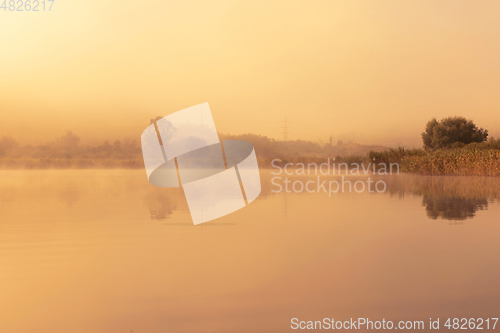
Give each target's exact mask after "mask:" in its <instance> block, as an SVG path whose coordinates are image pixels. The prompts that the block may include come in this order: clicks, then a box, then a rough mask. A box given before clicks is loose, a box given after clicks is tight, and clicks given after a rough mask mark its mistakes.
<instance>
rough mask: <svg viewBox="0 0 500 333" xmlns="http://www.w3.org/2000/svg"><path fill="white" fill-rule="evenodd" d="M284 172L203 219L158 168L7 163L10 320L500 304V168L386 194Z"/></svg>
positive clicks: (286, 318)
mask: <svg viewBox="0 0 500 333" xmlns="http://www.w3.org/2000/svg"><path fill="white" fill-rule="evenodd" d="M270 177H271V175H270V174H269V172H268V171H263V172H262V184H263V191H262V194H261V196H260V197H259V199H258V200H256V201H255V202H254V203H252V204H251V205H249V206H247V207H245V208H243V209H241V210H239V211H237V212H235V213H233V214H231V215H228V216H225V217H223V218H220V219H218V220H215V221H214V222H210V223H206V224H202V225H199V226H193V225H192V222H191V217H190V215H189V212H188V211H187V204H186V202H185V200H184V196H183V193H182V190H181V189H164V188H163V189H162V188H156V187H153V186H151V185H150V184H149V183H148V182H147V179H146V175H145V172H144V171H142V170H138V171H116V170H109V171H108V170H106V171H104V170H103V171H101V170H99V171H96V170H84V171H75V170H67V171H53V170H51V171H0V332H16V333H17V332H37V333H44V332H50V333H59V332H61V333H63V332H64V333H68V332H76V333H79V332H93V333H100V332H103V333H104V332H106V333H114V332H117V333H118V332H131V331H133V332H135V333H142V332H148V333H150V332H288V331H292V330H291V329H290V320H291V319H292V318H299V319H301V320H322V319H323V318H325V317H328V318H335V319H338V320H342V319H344V320H348V319H349V318H351V317H354V318H357V317H368V318H370V319H372V320H381V319H382V318H385V319H386V320H393V321H397V320H424V321H425V322H426V323H427V321H428V320H429V318H431V317H432V318H437V317H441V318H442V319H443V318H448V317H466V318H469V317H483V318H487V317H499V316H500V283H499V281H500V242H499V238H500V223H499V220H500V219H499V217H500V205H499V201H498V198H500V181H499V180H498V179H497V178H479V177H478V178H467V177H422V176H388V177H380V178H379V179H380V180H384V181H385V182H386V184H387V192H386V193H384V194H371V193H367V192H364V193H343V194H341V193H338V194H334V195H333V196H332V197H329V196H328V195H327V194H326V193H273V192H271V190H273V189H275V187H273V186H272V185H271V182H270ZM350 177H351V179H353V180H354V179H359V178H360V177H357V178H356V176H350ZM361 178H362V177H361ZM311 179H315V177H311ZM442 319H441V320H442ZM499 326H500V325H499ZM497 329H498V327H497Z"/></svg>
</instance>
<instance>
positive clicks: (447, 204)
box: [422, 195, 488, 221]
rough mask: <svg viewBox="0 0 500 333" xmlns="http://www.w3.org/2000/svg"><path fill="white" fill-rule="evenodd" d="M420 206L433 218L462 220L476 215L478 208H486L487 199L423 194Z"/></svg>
mask: <svg viewBox="0 0 500 333" xmlns="http://www.w3.org/2000/svg"><path fill="white" fill-rule="evenodd" d="M422 206H425V210H426V211H427V216H428V217H429V218H431V219H433V220H436V219H438V218H440V219H444V220H456V221H463V220H466V219H470V218H473V217H474V216H476V212H477V211H478V210H486V209H488V199H486V198H481V199H469V198H462V197H435V196H428V195H424V198H423V199H422Z"/></svg>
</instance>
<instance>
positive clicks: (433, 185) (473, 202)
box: [383, 175, 500, 224]
mask: <svg viewBox="0 0 500 333" xmlns="http://www.w3.org/2000/svg"><path fill="white" fill-rule="evenodd" d="M383 179H384V181H385V182H386V184H387V185H388V186H387V193H388V194H389V195H391V196H398V197H404V196H405V195H414V196H415V195H416V196H422V206H424V207H425V210H426V212H427V216H428V217H429V218H430V219H434V220H436V219H443V220H451V221H464V220H467V219H472V218H474V217H475V216H476V212H477V211H481V210H487V209H488V204H489V203H493V202H496V201H498V199H499V198H500V180H499V179H498V178H493V177H446V176H439V177H436V176H413V175H399V176H393V177H385V178H383ZM451 224H459V223H451Z"/></svg>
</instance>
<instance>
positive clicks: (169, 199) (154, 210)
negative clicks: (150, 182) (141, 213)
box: [144, 187, 181, 220]
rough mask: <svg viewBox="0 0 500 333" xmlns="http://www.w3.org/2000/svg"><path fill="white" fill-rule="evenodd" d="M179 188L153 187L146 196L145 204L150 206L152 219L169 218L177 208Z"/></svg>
mask: <svg viewBox="0 0 500 333" xmlns="http://www.w3.org/2000/svg"><path fill="white" fill-rule="evenodd" d="M180 194H181V190H180V189H179V188H157V187H154V188H151V189H150V190H149V191H148V192H147V194H146V196H145V197H144V205H146V207H148V208H149V213H150V214H151V219H152V220H165V219H168V218H169V217H170V216H171V215H172V214H173V212H174V211H176V210H177V202H178V199H179V195H180Z"/></svg>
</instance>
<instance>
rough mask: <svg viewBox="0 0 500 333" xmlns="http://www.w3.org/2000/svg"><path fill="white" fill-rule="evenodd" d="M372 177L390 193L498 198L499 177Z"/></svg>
mask: <svg viewBox="0 0 500 333" xmlns="http://www.w3.org/2000/svg"><path fill="white" fill-rule="evenodd" d="M374 179H375V180H376V181H378V180H383V181H384V182H385V183H386V184H387V193H389V194H390V195H399V196H404V195H406V194H413V195H419V196H439V197H460V198H469V199H481V198H487V199H492V200H498V199H500V179H499V178H492V177H454V176H439V177H432V176H412V175H399V176H375V177H374Z"/></svg>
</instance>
